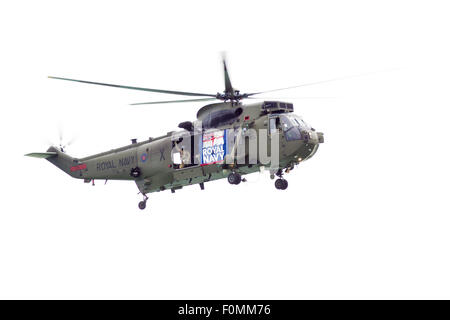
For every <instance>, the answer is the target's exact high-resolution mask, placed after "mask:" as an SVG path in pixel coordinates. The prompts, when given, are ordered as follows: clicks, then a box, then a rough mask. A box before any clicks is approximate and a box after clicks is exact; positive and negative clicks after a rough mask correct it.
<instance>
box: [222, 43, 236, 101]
mask: <svg viewBox="0 0 450 320" xmlns="http://www.w3.org/2000/svg"><path fill="white" fill-rule="evenodd" d="M222 63H223V74H224V78H225V92H229V93H233V92H234V90H233V86H232V85H231V80H230V74H229V73H228V68H227V57H226V54H225V53H224V52H223V53H222Z"/></svg>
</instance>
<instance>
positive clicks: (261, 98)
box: [246, 97, 336, 100]
mask: <svg viewBox="0 0 450 320" xmlns="http://www.w3.org/2000/svg"><path fill="white" fill-rule="evenodd" d="M246 99H258V100H265V99H269V100H279V99H292V100H294V99H336V97H248V98H246Z"/></svg>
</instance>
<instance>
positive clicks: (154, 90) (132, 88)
mask: <svg viewBox="0 0 450 320" xmlns="http://www.w3.org/2000/svg"><path fill="white" fill-rule="evenodd" d="M49 78H50V79H57V80H67V81H75V82H81V83H87V84H96V85H100V86H107V87H114V88H122V89H131V90H141V91H150V92H157V93H165V94H178V95H182V96H193V97H196V96H198V97H215V96H216V95H215V94H208V93H196V92H185V91H173V90H162V89H150V88H140V87H129V86H122V85H117V84H109V83H101V82H92V81H84V80H75V79H67V78H60V77H51V76H49Z"/></svg>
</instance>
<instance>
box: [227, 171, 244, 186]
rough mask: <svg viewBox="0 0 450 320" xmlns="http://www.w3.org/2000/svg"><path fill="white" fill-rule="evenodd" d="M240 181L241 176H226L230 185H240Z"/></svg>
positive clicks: (236, 174)
mask: <svg viewBox="0 0 450 320" xmlns="http://www.w3.org/2000/svg"><path fill="white" fill-rule="evenodd" d="M241 181H242V179H241V175H240V174H239V173H237V172H231V173H230V174H229V175H228V182H229V183H230V184H239V183H241Z"/></svg>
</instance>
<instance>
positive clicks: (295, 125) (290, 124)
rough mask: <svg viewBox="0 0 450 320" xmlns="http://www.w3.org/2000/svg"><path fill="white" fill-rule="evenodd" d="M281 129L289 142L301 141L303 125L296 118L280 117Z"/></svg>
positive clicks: (289, 116)
mask: <svg viewBox="0 0 450 320" xmlns="http://www.w3.org/2000/svg"><path fill="white" fill-rule="evenodd" d="M280 122H281V129H282V130H283V132H284V136H285V137H286V140H287V141H290V140H301V138H302V135H301V132H300V128H301V124H300V122H299V121H298V119H296V118H295V117H293V116H291V115H280Z"/></svg>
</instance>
